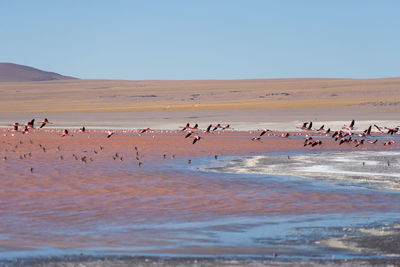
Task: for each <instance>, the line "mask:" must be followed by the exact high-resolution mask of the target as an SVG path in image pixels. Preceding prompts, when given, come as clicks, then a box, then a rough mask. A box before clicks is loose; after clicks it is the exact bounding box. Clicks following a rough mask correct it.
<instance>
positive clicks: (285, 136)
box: [281, 133, 290, 138]
mask: <svg viewBox="0 0 400 267" xmlns="http://www.w3.org/2000/svg"><path fill="white" fill-rule="evenodd" d="M289 136H290V134H289V133H283V134H281V137H283V138H288V137H289Z"/></svg>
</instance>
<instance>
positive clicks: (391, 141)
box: [383, 140, 394, 146]
mask: <svg viewBox="0 0 400 267" xmlns="http://www.w3.org/2000/svg"><path fill="white" fill-rule="evenodd" d="M392 144H394V141H393V140H389V141H386V142H385V143H383V145H384V146H390V145H392Z"/></svg>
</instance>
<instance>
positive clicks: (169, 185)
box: [0, 131, 399, 251]
mask: <svg viewBox="0 0 400 267" xmlns="http://www.w3.org/2000/svg"><path fill="white" fill-rule="evenodd" d="M73 134H74V136H66V137H61V136H60V131H59V132H56V133H55V132H46V133H43V132H42V133H31V134H28V135H22V134H20V133H16V134H14V136H12V133H11V132H4V135H6V136H4V135H3V136H2V138H1V139H0V140H1V141H0V157H1V158H0V159H1V163H0V248H2V249H5V250H10V251H14V250H22V249H35V248H41V247H49V248H60V249H80V248H82V249H90V248H103V249H105V250H109V249H110V248H115V249H117V250H118V249H121V250H124V249H126V248H127V247H136V248H138V247H142V248H143V247H145V248H147V249H153V250H157V249H162V248H163V247H164V246H167V245H173V246H178V247H179V246H181V247H184V246H185V245H184V243H182V242H184V240H183V239H181V238H180V237H178V236H179V234H178V233H179V229H175V228H173V227H172V228H171V227H169V228H168V227H167V228H168V229H169V230H168V229H165V228H164V227H165V225H166V224H167V225H174V224H175V223H176V224H178V223H183V222H207V221H213V220H219V219H223V218H231V217H232V216H233V217H240V218H243V217H244V218H246V217H248V218H254V217H259V216H288V215H296V214H298V215H306V214H331V213H342V214H349V213H353V212H362V211H366V212H370V211H374V210H377V211H378V210H379V211H382V210H383V209H384V210H393V209H398V208H399V203H397V202H393V199H392V197H391V196H390V195H388V196H385V195H384V194H378V195H376V194H373V193H371V194H366V193H362V192H354V193H351V194H350V193H349V192H341V191H339V190H336V191H329V190H328V191H326V190H312V191H311V190H307V188H304V187H301V186H297V185H296V184H293V183H284V182H279V181H268V180H265V179H260V180H257V179H247V178H245V177H241V178H238V177H237V176H234V175H228V174H217V173H206V172H199V171H196V170H194V169H191V167H192V166H194V165H196V163H200V162H204V158H212V156H213V155H214V154H219V155H221V154H232V153H239V152H240V151H239V149H241V151H242V152H245V153H249V152H256V153H259V152H260V153H261V152H263V151H264V152H265V151H266V150H267V149H266V147H265V146H267V145H268V144H255V143H254V142H251V141H249V140H248V139H247V138H246V139H244V137H243V135H244V134H236V135H235V134H227V135H226V136H224V137H222V136H219V135H214V136H209V137H206V138H205V139H204V140H200V142H199V143H198V144H195V145H193V144H191V140H186V139H185V138H184V137H183V136H182V135H181V134H180V133H177V134H176V133H164V134H156V135H155V136H154V137H153V135H152V134H150V135H144V136H139V135H138V134H137V133H122V132H120V133H118V134H115V135H114V136H112V137H111V138H110V139H107V138H106V137H105V134H104V133H103V132H99V131H97V132H93V133H89V134H87V133H86V134H80V133H73ZM242 138H243V139H242ZM285 142H290V141H285ZM264 145H265V146H264ZM269 145H270V144H269ZM295 145H298V143H297V144H296V143H295V144H290V143H286V146H287V147H288V148H289V149H291V148H292V147H293V146H295ZM100 146H102V148H100ZM135 146H136V147H137V150H135V149H134V147H135ZM263 146H264V147H263ZM43 147H45V149H43ZM269 149H270V150H271V147H270V148H269ZM272 150H274V149H272ZM136 152H138V155H137V154H136ZM29 153H30V154H29ZM116 153H118V155H116ZM164 154H165V158H164V156H163V155H164ZM74 155H75V156H76V157H77V159H75V157H74ZM136 156H138V158H139V160H137V159H136ZM61 157H63V159H61ZM82 157H86V163H85V162H84V161H83V159H82ZM113 157H114V158H113ZM121 158H122V159H121ZM188 159H191V160H192V165H190V166H189V165H188V164H187V160H188ZM139 161H140V162H142V165H141V166H140V167H139V165H138V162H139ZM31 168H32V169H31ZM203 227H204V226H203ZM200 228H201V227H200V226H199V227H193V228H191V229H189V230H187V229H186V230H187V231H189V232H186V238H185V240H186V239H191V242H192V243H190V244H191V245H193V244H202V243H204V242H206V241H207V238H208V237H207V235H205V234H202V233H201V231H200V230H201V229H200ZM191 234H192V235H193V237H192V238H191V237H190V236H191ZM196 242H197V243H196ZM180 244H181V245H180ZM133 250H134V249H133Z"/></svg>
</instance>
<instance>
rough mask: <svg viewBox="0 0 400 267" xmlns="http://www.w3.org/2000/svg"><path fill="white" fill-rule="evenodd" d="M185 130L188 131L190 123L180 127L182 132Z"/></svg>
mask: <svg viewBox="0 0 400 267" xmlns="http://www.w3.org/2000/svg"><path fill="white" fill-rule="evenodd" d="M186 129H190V123H189V122H188V123H186V125H185V126H184V127H182V131H185V130H186Z"/></svg>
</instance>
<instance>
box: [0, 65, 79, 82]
mask: <svg viewBox="0 0 400 267" xmlns="http://www.w3.org/2000/svg"><path fill="white" fill-rule="evenodd" d="M67 79H76V78H74V77H69V76H63V75H60V74H58V73H55V72H48V71H42V70H39V69H35V68H32V67H28V66H24V65H18V64H13V63H0V82H35V81H52V80H67Z"/></svg>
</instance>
